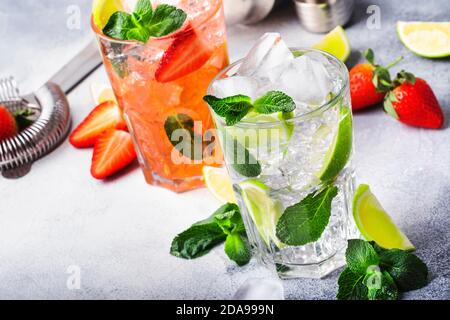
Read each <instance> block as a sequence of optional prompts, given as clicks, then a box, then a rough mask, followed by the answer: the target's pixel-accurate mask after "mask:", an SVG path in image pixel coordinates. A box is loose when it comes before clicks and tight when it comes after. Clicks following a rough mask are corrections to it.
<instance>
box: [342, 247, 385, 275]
mask: <svg viewBox="0 0 450 320" xmlns="http://www.w3.org/2000/svg"><path fill="white" fill-rule="evenodd" d="M345 258H346V260H347V266H348V268H349V269H350V270H352V271H353V272H355V273H357V274H365V273H366V272H367V270H368V268H369V267H371V266H378V264H379V262H380V258H379V257H378V254H377V252H376V251H375V249H374V248H373V247H372V245H371V244H370V243H369V242H367V241H364V240H359V239H354V240H349V241H348V246H347V251H346V252H345Z"/></svg>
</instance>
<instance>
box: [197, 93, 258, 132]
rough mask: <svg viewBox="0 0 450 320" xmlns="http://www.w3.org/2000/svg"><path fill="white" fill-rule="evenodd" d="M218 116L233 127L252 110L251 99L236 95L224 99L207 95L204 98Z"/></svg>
mask: <svg viewBox="0 0 450 320" xmlns="http://www.w3.org/2000/svg"><path fill="white" fill-rule="evenodd" d="M203 100H205V101H206V102H207V103H208V104H209V105H210V106H211V108H212V109H213V110H214V112H215V113H217V115H219V116H221V117H223V118H225V122H226V124H227V126H232V125H235V124H236V123H238V122H239V121H241V120H242V118H244V117H245V116H246V115H247V113H248V112H249V111H250V110H251V109H252V107H253V105H252V103H251V99H250V97H248V96H244V95H235V96H230V97H226V98H223V99H220V98H217V97H215V96H211V95H207V96H205V97H203Z"/></svg>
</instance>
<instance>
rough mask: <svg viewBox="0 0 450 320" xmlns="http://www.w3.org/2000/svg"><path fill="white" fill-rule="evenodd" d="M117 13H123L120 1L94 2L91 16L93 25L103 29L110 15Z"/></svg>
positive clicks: (95, 0) (96, 0) (104, 0)
mask: <svg viewBox="0 0 450 320" xmlns="http://www.w3.org/2000/svg"><path fill="white" fill-rule="evenodd" d="M117 11H125V10H124V7H123V4H122V1H121V0H94V3H93V5H92V15H93V17H94V22H95V25H96V26H97V27H99V28H100V29H103V28H104V26H105V25H106V24H107V23H108V20H109V18H110V17H111V16H112V14H113V13H115V12H117Z"/></svg>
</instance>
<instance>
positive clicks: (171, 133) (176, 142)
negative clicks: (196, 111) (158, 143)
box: [164, 113, 208, 160]
mask: <svg viewBox="0 0 450 320" xmlns="http://www.w3.org/2000/svg"><path fill="white" fill-rule="evenodd" d="M164 130H165V131H166V135H167V138H168V139H169V141H170V143H171V144H172V145H173V146H174V148H175V149H177V150H178V151H179V152H180V153H181V154H182V155H184V156H185V157H188V158H190V159H192V160H202V159H203V152H204V150H205V148H207V147H208V143H207V142H206V141H203V137H202V136H201V135H200V134H198V133H196V132H195V131H194V119H192V118H191V117H190V116H189V115H187V114H184V113H178V114H174V115H172V116H169V117H168V118H167V119H166V121H165V123H164ZM197 145H201V148H200V149H199V150H196V146H197Z"/></svg>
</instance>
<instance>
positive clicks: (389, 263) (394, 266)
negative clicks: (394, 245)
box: [380, 249, 428, 292]
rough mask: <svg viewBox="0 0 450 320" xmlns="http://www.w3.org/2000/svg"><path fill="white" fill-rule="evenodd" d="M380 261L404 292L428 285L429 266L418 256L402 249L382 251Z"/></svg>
mask: <svg viewBox="0 0 450 320" xmlns="http://www.w3.org/2000/svg"><path fill="white" fill-rule="evenodd" d="M380 260H381V267H382V269H383V270H386V271H387V272H389V273H390V275H391V276H392V278H393V279H394V281H395V283H396V284H397V286H398V288H399V289H400V290H401V291H402V292H404V291H410V290H416V289H420V288H422V287H424V286H426V285H427V283H428V268H427V265H426V264H425V263H423V261H422V260H420V259H419V258H418V257H417V256H416V255H414V254H412V253H410V252H407V251H403V250H400V249H391V250H384V251H382V252H381V254H380Z"/></svg>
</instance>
